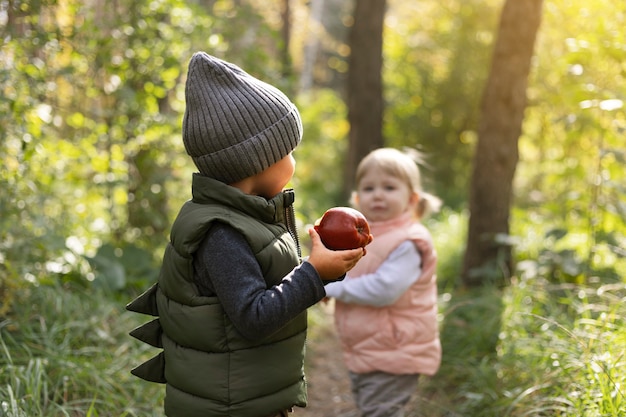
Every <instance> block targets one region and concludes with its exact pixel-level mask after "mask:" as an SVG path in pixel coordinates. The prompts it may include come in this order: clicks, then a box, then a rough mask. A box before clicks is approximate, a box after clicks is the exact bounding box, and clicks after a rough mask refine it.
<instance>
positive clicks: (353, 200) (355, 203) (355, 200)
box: [350, 191, 359, 207]
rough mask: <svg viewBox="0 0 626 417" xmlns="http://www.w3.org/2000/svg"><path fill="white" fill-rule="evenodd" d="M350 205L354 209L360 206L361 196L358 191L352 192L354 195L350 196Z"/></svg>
mask: <svg viewBox="0 0 626 417" xmlns="http://www.w3.org/2000/svg"><path fill="white" fill-rule="evenodd" d="M350 205H352V206H353V207H358V206H359V194H358V193H357V192H356V191H352V194H351V195H350Z"/></svg>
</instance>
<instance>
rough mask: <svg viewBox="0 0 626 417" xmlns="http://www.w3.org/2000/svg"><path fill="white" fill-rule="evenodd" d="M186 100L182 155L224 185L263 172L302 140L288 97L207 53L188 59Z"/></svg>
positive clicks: (298, 120)
mask: <svg viewBox="0 0 626 417" xmlns="http://www.w3.org/2000/svg"><path fill="white" fill-rule="evenodd" d="M185 100H186V104H187V107H186V109H185V116H184V119H183V143H184V144H185V149H186V150H187V153H188V154H189V155H190V156H191V158H192V159H193V161H194V163H195V164H196V167H198V170H200V173H201V174H203V175H205V176H207V177H211V178H214V179H216V180H219V181H222V182H224V183H226V184H231V183H233V182H237V181H239V180H242V179H244V178H247V177H250V176H252V175H255V174H258V173H260V172H262V171H264V170H265V169H267V168H268V167H269V166H271V165H273V164H275V163H276V162H278V161H280V160H281V159H283V158H284V157H285V156H287V155H288V154H289V152H291V151H292V150H293V149H294V148H295V147H296V146H297V145H298V143H299V142H300V140H301V138H302V121H301V119H300V114H299V113H298V109H297V108H296V106H295V105H294V104H293V103H292V102H291V101H290V100H289V99H288V98H287V96H285V95H284V94H283V93H282V92H281V91H279V90H278V89H277V88H275V87H273V86H271V85H269V84H267V83H264V82H263V81H260V80H258V79H256V78H254V77H253V76H251V75H250V74H248V73H246V72H245V71H243V70H242V69H241V68H239V67H237V66H236V65H233V64H231V63H228V62H225V61H222V60H220V59H218V58H215V57H213V56H210V55H208V54H207V53H205V52H196V53H195V54H194V55H193V57H192V58H191V61H190V63H189V71H188V72H187V83H186V85H185Z"/></svg>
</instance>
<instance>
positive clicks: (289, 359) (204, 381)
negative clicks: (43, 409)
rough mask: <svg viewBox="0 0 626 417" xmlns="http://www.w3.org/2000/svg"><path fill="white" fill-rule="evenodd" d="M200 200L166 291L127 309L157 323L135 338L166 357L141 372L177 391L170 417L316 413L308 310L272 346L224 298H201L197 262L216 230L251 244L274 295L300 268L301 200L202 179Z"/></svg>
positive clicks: (163, 281) (167, 258)
mask: <svg viewBox="0 0 626 417" xmlns="http://www.w3.org/2000/svg"><path fill="white" fill-rule="evenodd" d="M192 194H193V199H192V200H191V201H188V202H187V203H185V204H184V205H183V207H182V209H181V211H180V213H179V214H178V217H177V218H176V220H175V222H174V225H173V227H172V232H171V240H170V243H169V244H168V246H167V248H166V250H165V255H164V259H163V266H162V268H161V273H160V276H159V280H158V283H157V284H155V285H153V286H152V287H151V288H150V289H149V290H148V291H146V292H145V293H144V294H142V295H141V296H140V297H138V298H137V299H136V300H134V301H133V302H131V303H130V304H129V305H128V306H127V309H128V310H130V311H135V312H139V313H143V314H150V315H152V316H157V318H156V319H154V320H153V321H152V322H149V323H147V324H145V325H143V326H140V327H138V328H137V329H135V330H133V331H132V332H131V335H132V336H134V337H136V338H138V339H139V340H141V341H144V342H146V343H149V344H151V345H153V346H155V347H158V348H162V349H163V351H162V352H161V353H160V354H158V355H157V356H156V357H154V358H152V359H151V360H149V361H148V362H146V363H144V364H142V365H140V366H138V367H137V368H135V369H133V370H132V371H131V372H132V373H133V374H134V375H136V376H138V377H140V378H143V379H146V380H148V381H152V382H160V383H166V384H167V385H166V398H165V413H166V415H168V416H170V417H210V416H232V417H261V416H265V415H270V414H272V413H275V412H277V411H279V410H281V409H286V408H289V407H291V406H293V405H297V406H301V407H304V406H306V386H305V381H304V368H303V363H304V343H305V337H306V329H307V316H306V311H305V312H303V313H302V314H300V315H299V316H298V317H296V318H295V319H294V320H292V321H291V322H290V323H289V324H288V325H286V326H284V327H283V328H282V329H280V330H279V331H278V332H276V333H275V334H272V335H271V336H269V337H267V338H266V339H264V340H260V341H250V340H247V339H244V338H243V337H241V336H240V334H239V333H238V331H237V330H236V329H235V328H234V327H233V325H232V323H231V322H230V321H229V319H228V317H227V316H226V314H225V313H224V310H223V308H222V306H221V304H220V301H219V300H218V298H217V297H204V296H201V295H199V293H198V290H197V288H196V286H195V284H194V283H193V265H192V260H193V258H192V257H193V254H194V252H195V251H196V250H197V248H198V246H199V245H200V243H201V242H202V239H203V238H204V236H205V234H206V232H207V230H208V229H209V228H210V227H211V224H212V223H213V222H215V221H221V222H225V223H227V224H229V225H230V226H232V227H233V228H235V229H236V230H238V231H239V232H241V233H242V234H243V235H244V236H245V237H246V239H247V241H248V243H249V244H250V247H251V248H252V251H253V253H254V254H255V256H256V258H257V260H258V262H259V265H260V266H261V270H262V271H263V275H264V277H265V280H266V282H267V285H268V287H270V286H272V285H275V284H277V283H279V282H280V281H281V279H282V278H283V277H284V276H285V275H287V274H288V273H289V272H290V271H291V270H292V269H293V268H294V267H295V266H297V265H298V263H299V253H298V252H299V249H298V248H297V242H294V239H293V238H292V237H291V235H290V232H289V231H288V229H287V227H286V225H285V216H286V213H287V212H288V210H290V209H292V208H291V205H292V203H293V193H292V192H289V191H287V192H283V193H281V194H279V195H278V196H276V197H274V198H273V199H272V200H269V201H268V200H266V199H263V198H260V197H255V196H249V195H246V194H244V193H241V192H240V191H239V190H237V189H235V188H233V187H229V186H227V185H224V184H222V183H220V182H218V181H215V180H212V179H210V178H206V177H203V176H200V175H197V174H196V175H194V179H193V187H192ZM233 285H237V282H236V277H233Z"/></svg>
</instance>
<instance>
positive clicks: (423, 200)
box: [352, 148, 441, 219]
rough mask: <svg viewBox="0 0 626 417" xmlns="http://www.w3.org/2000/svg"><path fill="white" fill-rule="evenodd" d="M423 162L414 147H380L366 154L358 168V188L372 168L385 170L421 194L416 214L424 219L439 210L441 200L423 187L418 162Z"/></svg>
mask: <svg viewBox="0 0 626 417" xmlns="http://www.w3.org/2000/svg"><path fill="white" fill-rule="evenodd" d="M420 163H423V155H422V154H421V153H420V152H419V151H417V150H415V149H412V148H405V149H403V150H402V151H400V150H398V149H395V148H379V149H376V150H374V151H372V152H370V153H369V154H367V155H366V156H365V158H363V159H362V160H361V162H360V163H359V166H358V167H357V169H356V178H355V183H356V188H357V189H358V187H359V184H360V182H361V180H362V179H363V176H365V174H366V173H367V172H368V171H370V170H371V169H374V168H378V169H381V170H382V171H383V172H385V173H387V174H389V175H392V176H394V177H396V178H399V179H401V180H403V181H405V182H406V184H407V185H408V187H409V189H410V190H411V191H413V192H414V193H417V194H418V196H419V202H418V204H417V207H416V208H415V215H416V216H417V218H418V219H422V218H424V217H426V216H427V215H429V214H431V213H435V212H437V211H439V208H440V207H441V200H440V199H439V198H438V197H436V196H434V195H432V194H429V193H427V192H425V191H424V190H423V189H422V179H421V175H420V170H419V167H418V164H420ZM355 198H356V192H353V193H352V203H353V204H354V203H355V202H356V199H355Z"/></svg>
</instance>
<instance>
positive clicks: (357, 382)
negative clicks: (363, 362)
mask: <svg viewBox="0 0 626 417" xmlns="http://www.w3.org/2000/svg"><path fill="white" fill-rule="evenodd" d="M418 379H419V375H418V374H413V375H393V374H388V373H385V372H371V373H368V374H355V373H353V372H350V380H351V381H352V395H353V396H354V400H355V402H356V405H357V407H358V408H359V410H360V412H361V417H404V406H405V405H406V404H407V403H408V402H409V400H410V399H411V396H413V394H415V391H416V390H417V381H418Z"/></svg>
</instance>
